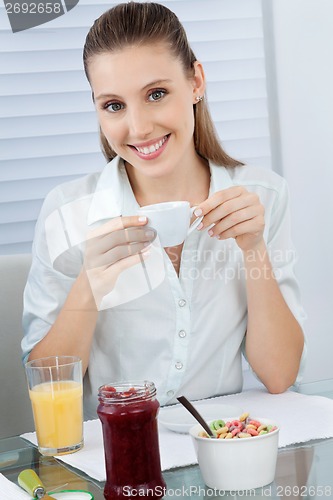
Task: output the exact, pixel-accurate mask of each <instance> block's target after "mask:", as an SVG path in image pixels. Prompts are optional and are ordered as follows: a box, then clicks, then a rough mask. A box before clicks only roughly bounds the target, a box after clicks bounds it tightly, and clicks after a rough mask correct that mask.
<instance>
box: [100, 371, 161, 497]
mask: <svg viewBox="0 0 333 500" xmlns="http://www.w3.org/2000/svg"><path fill="white" fill-rule="evenodd" d="M155 396H156V388H155V385H154V384H153V382H148V381H144V382H119V383H115V384H107V385H103V386H101V387H100V388H99V392H98V399H99V406H98V408H97V414H98V416H99V418H100V420H101V422H102V428H103V440H104V452H105V466H106V484H105V488H104V496H105V498H106V499H107V500H111V499H117V498H127V499H132V498H136V499H137V498H150V499H154V498H161V497H163V496H164V494H165V488H166V485H165V482H164V480H163V477H162V473H161V463H160V452H159V444H158V429H157V414H158V410H159V406H160V405H159V402H158V401H157V399H156V397H155Z"/></svg>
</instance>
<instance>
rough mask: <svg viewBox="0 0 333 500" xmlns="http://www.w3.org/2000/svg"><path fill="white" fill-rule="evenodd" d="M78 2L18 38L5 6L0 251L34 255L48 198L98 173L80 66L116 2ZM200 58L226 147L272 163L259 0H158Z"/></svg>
mask: <svg viewBox="0 0 333 500" xmlns="http://www.w3.org/2000/svg"><path fill="white" fill-rule="evenodd" d="M117 3H118V1H110V0H99V1H95V2H94V1H92V0H80V2H79V4H78V5H77V6H76V7H75V8H74V9H72V10H71V11H70V12H68V13H67V14H65V15H63V16H61V17H59V18H57V19H55V20H53V21H51V22H49V23H47V24H44V25H41V26H38V27H35V28H32V29H29V30H26V31H22V32H18V33H15V34H13V33H12V31H11V29H10V25H9V21H8V18H7V15H6V11H5V8H4V4H3V3H2V4H0V79H1V80H0V82H1V83H0V85H1V90H0V253H2V254H9V253H20V252H30V250H31V241H32V238H33V231H34V226H35V221H36V218H37V216H38V213H39V210H40V207H41V204H42V200H43V199H44V197H45V195H46V194H47V193H48V191H50V189H52V188H53V187H54V186H56V185H57V184H60V183H62V182H65V181H68V180H71V179H74V178H76V177H78V176H81V175H84V174H87V173H90V172H95V171H97V170H100V169H101V168H102V167H103V165H104V164H105V160H104V157H103V156H102V154H101V152H100V146H99V137H98V126H97V120H96V116H95V112H94V108H93V105H92V102H91V93H90V88H89V85H88V83H87V81H86V79H85V75H84V71H83V64H82V47H83V44H84V40H85V36H86V34H87V32H88V29H89V27H90V26H91V24H92V23H93V21H94V20H95V19H96V18H97V17H98V16H99V15H100V14H101V13H102V12H104V11H105V10H106V9H108V8H109V7H111V6H112V5H115V4H117ZM161 3H163V4H165V5H166V6H167V7H169V8H170V9H171V10H173V11H174V12H175V13H176V14H177V15H178V16H179V18H180V20H181V21H182V22H183V24H184V26H185V29H186V31H187V34H188V37H189V40H190V42H191V45H192V47H193V49H194V52H195V53H196V56H197V58H198V59H199V60H201V61H202V62H203V64H204V68H205V72H206V76H207V81H208V84H207V96H208V102H209V106H210V110H211V113H212V116H213V119H214V121H215V124H216V128H217V131H218V133H219V136H220V138H221V140H222V143H223V146H224V147H225V149H226V150H227V152H228V153H229V154H230V155H231V156H234V157H236V158H238V159H240V160H242V161H244V162H247V163H250V164H256V165H261V166H264V167H267V168H270V167H271V151H270V139H269V122H268V108H267V92H266V75H265V57H264V43H263V27H262V9H261V0H205V1H204V2H203V1H202V0H170V1H161Z"/></svg>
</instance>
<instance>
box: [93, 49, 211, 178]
mask: <svg viewBox="0 0 333 500" xmlns="http://www.w3.org/2000/svg"><path fill="white" fill-rule="evenodd" d="M194 69H195V74H194V76H193V77H192V78H191V79H189V78H188V76H187V75H186V74H185V71H184V69H183V66H182V64H181V62H180V61H179V60H178V59H176V58H175V57H173V56H172V54H171V53H170V51H169V50H168V49H167V48H166V46H165V45H163V44H156V45H153V46H152V45H143V46H133V47H127V48H124V49H122V50H120V51H118V52H107V53H102V54H99V55H95V56H93V57H92V59H91V60H90V62H89V76H90V83H91V87H92V90H93V95H94V100H95V105H96V110H97V115H98V120H99V124H100V127H101V130H102V132H103V134H104V136H105V137H106V139H107V141H108V143H109V144H110V146H111V147H112V149H113V150H114V151H115V152H116V153H117V154H118V155H119V156H121V157H122V158H123V159H124V160H125V161H126V162H127V163H128V164H129V165H131V166H132V167H133V168H134V169H135V170H136V173H137V174H138V175H139V176H140V175H144V176H149V177H155V178H157V177H161V176H167V175H168V174H170V173H172V172H173V171H174V170H175V169H177V168H186V166H189V165H190V164H191V162H192V163H193V161H198V159H197V156H196V153H195V148H194V140H193V131H194V113H193V104H195V103H196V102H197V101H196V96H198V95H201V94H203V91H204V77H203V72H202V67H201V65H200V63H195V68H194Z"/></svg>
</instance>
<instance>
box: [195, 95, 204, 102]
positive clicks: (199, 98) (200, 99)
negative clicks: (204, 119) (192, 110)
mask: <svg viewBox="0 0 333 500" xmlns="http://www.w3.org/2000/svg"><path fill="white" fill-rule="evenodd" d="M195 100H196V101H197V102H200V101H202V100H203V97H202V95H197V96H196V98H195Z"/></svg>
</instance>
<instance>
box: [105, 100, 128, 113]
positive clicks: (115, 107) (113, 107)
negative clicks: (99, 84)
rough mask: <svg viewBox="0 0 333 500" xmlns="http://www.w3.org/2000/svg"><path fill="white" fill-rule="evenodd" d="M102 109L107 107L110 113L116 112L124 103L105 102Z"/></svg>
mask: <svg viewBox="0 0 333 500" xmlns="http://www.w3.org/2000/svg"><path fill="white" fill-rule="evenodd" d="M104 109H107V110H108V111H110V112H111V113H118V111H120V110H122V109H124V105H123V104H121V103H120V102H108V103H107V104H105V106H104Z"/></svg>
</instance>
